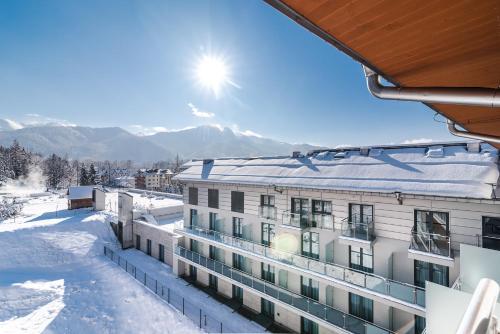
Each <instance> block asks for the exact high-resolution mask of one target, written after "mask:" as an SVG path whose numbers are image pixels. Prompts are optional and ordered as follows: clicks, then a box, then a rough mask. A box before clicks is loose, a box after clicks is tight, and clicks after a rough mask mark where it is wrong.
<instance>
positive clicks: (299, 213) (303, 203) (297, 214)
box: [291, 198, 309, 226]
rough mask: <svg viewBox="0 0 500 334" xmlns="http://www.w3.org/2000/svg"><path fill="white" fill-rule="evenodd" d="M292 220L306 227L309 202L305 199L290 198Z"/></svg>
mask: <svg viewBox="0 0 500 334" xmlns="http://www.w3.org/2000/svg"><path fill="white" fill-rule="evenodd" d="M291 211H292V214H293V215H292V218H293V219H294V220H295V221H297V222H300V225H301V226H306V225H307V219H308V216H309V200H308V199H307V198H292V210H291Z"/></svg>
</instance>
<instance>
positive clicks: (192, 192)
mask: <svg viewBox="0 0 500 334" xmlns="http://www.w3.org/2000/svg"><path fill="white" fill-rule="evenodd" d="M189 204H192V205H198V188H195V187H189Z"/></svg>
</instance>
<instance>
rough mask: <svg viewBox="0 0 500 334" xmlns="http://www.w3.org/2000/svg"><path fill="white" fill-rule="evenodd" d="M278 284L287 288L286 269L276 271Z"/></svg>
mask: <svg viewBox="0 0 500 334" xmlns="http://www.w3.org/2000/svg"><path fill="white" fill-rule="evenodd" d="M278 281H279V282H278V284H279V286H280V287H282V288H285V289H287V288H288V271H286V270H284V269H280V271H279V272H278Z"/></svg>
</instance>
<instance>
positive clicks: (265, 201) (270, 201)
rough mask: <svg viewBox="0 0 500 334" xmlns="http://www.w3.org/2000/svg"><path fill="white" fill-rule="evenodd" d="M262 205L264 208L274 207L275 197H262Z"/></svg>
mask: <svg viewBox="0 0 500 334" xmlns="http://www.w3.org/2000/svg"><path fill="white" fill-rule="evenodd" d="M260 205H262V206H274V196H273V195H260Z"/></svg>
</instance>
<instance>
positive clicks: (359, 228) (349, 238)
mask: <svg viewBox="0 0 500 334" xmlns="http://www.w3.org/2000/svg"><path fill="white" fill-rule="evenodd" d="M339 240H340V242H341V243H342V244H346V245H350V246H357V247H362V248H363V247H371V246H372V244H373V241H375V233H374V227H373V220H371V219H364V220H359V219H356V218H354V219H349V218H345V219H343V220H342V231H341V233H340V236H339Z"/></svg>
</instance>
